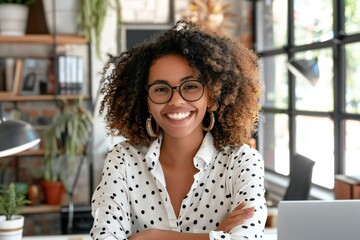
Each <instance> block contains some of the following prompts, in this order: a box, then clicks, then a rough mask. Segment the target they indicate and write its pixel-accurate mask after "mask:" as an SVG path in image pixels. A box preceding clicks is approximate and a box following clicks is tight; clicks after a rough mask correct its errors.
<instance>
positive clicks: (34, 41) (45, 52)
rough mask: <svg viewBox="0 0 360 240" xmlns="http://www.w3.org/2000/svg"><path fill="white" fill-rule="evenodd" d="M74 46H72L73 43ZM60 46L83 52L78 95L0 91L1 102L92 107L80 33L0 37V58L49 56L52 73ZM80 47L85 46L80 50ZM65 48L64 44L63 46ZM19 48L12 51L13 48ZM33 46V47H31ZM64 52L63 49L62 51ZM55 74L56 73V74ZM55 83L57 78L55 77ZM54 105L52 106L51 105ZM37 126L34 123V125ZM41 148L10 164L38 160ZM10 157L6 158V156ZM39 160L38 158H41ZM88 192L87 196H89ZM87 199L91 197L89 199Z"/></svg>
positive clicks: (34, 209)
mask: <svg viewBox="0 0 360 240" xmlns="http://www.w3.org/2000/svg"><path fill="white" fill-rule="evenodd" d="M73 45H74V46H73ZM59 46H61V47H63V46H72V47H73V49H80V47H79V46H81V49H80V50H79V51H81V52H82V53H83V56H85V57H84V59H83V62H84V83H83V84H84V86H85V87H84V88H83V90H82V93H81V94H76V95H64V94H61V95H60V94H58V91H57V90H56V91H55V92H54V93H53V94H35V95H29V96H26V95H21V94H20V93H18V94H15V95H14V94H11V93H10V94H6V95H4V94H1V93H2V92H0V102H2V103H4V104H7V105H8V106H15V107H16V108H17V107H19V106H20V107H21V106H23V105H24V104H27V105H34V106H35V107H36V106H37V105H39V104H43V105H47V104H48V105H50V106H54V105H55V104H56V101H57V100H67V101H76V100H80V99H81V100H84V101H85V102H86V103H89V104H88V105H89V107H91V51H90V45H89V43H88V41H87V40H86V39H85V38H84V37H80V36H62V35H49V34H29V35H24V36H0V58H7V57H10V58H16V59H18V58H21V59H28V58H35V59H36V58H42V59H50V61H52V62H53V63H54V65H53V67H54V69H53V70H54V73H56V72H57V70H56V69H55V67H56V65H55V62H56V61H55V60H56V57H57V52H56V49H57V47H59ZM82 47H83V48H84V49H82ZM64 48H65V47H64ZM13 49H14V50H19V49H21V50H19V51H16V52H15V53H13V51H12V50H13ZM34 49H35V50H34ZM37 49H41V51H37ZM65 50H66V48H65ZM65 55H66V52H65ZM55 76H56V75H55ZM56 78H57V76H56ZM56 81H57V83H58V79H57V80H56ZM52 108H54V107H52ZM35 127H36V126H35ZM39 128H44V126H40V127H39ZM45 128H46V127H45ZM44 153H45V152H44V150H43V149H41V148H40V149H35V150H27V151H23V152H21V153H18V154H15V155H13V156H11V158H15V161H10V162H11V165H12V166H13V167H14V168H18V167H19V166H20V164H21V163H22V159H26V160H27V161H29V159H30V160H31V159H33V160H34V161H39V159H42V158H43V156H44ZM8 158H9V157H8ZM40 161H41V160H40ZM88 174H89V179H88V180H87V181H88V185H89V192H90V193H91V191H92V189H91V187H92V180H91V174H92V166H91V163H90V166H89V170H88ZM89 197H90V195H89V196H88V198H89ZM88 201H89V202H90V199H88ZM60 210H61V206H51V205H44V204H42V205H37V206H26V207H25V208H24V209H23V213H24V214H30V215H31V214H36V213H42V214H45V213H51V214H53V213H60Z"/></svg>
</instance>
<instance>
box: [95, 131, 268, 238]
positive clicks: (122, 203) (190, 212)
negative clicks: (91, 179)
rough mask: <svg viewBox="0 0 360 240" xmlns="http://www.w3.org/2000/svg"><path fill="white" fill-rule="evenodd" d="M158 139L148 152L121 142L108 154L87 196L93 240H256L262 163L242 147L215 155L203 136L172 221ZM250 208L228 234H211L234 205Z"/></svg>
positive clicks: (261, 213) (260, 225)
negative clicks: (158, 233)
mask: <svg viewBox="0 0 360 240" xmlns="http://www.w3.org/2000/svg"><path fill="white" fill-rule="evenodd" d="M161 141H162V137H161V136H160V137H159V138H158V139H157V140H156V141H154V142H153V143H152V144H151V146H150V147H149V149H144V148H142V149H137V148H135V147H133V146H131V145H129V144H128V143H127V142H121V143H119V144H118V145H116V146H115V147H114V148H113V149H112V151H110V152H109V154H108V156H107V158H106V161H105V165H104V169H103V173H102V180H101V182H100V184H99V186H98V187H97V188H96V190H95V192H94V194H93V200H92V214H93V217H94V224H93V227H92V229H91V233H90V234H91V237H92V238H93V239H119V240H122V239H127V238H128V237H129V236H131V235H132V234H134V233H137V232H139V231H142V230H145V229H151V228H156V229H167V230H173V231H178V232H191V233H208V234H209V239H211V240H213V239H214V240H215V239H216V240H217V239H227V240H230V239H231V240H235V239H239V240H240V239H261V238H262V237H263V232H264V226H265V221H266V216H267V208H266V205H265V197H264V193H265V190H264V163H263V160H262V157H261V155H260V154H259V152H258V151H256V150H255V149H253V148H250V147H249V146H248V145H245V144H244V145H243V146H242V147H239V148H226V149H225V150H224V151H221V152H219V151H217V150H216V149H215V148H214V146H213V137H212V135H211V134H210V133H207V134H206V136H205V138H204V140H203V142H202V145H201V147H200V149H199V151H198V152H197V154H196V156H195V157H194V166H195V167H196V168H197V169H198V170H199V171H198V172H197V173H196V174H195V176H194V182H193V184H192V186H191V189H190V191H189V193H188V194H187V195H186V197H185V198H184V200H183V202H182V207H181V209H180V213H179V217H178V218H177V217H176V215H175V213H174V210H173V208H172V206H171V202H170V199H169V195H168V193H167V190H166V182H165V178H164V174H163V171H162V169H161V164H160V162H159V154H160V146H161ZM242 201H245V202H246V207H251V206H255V215H254V217H252V218H250V219H247V220H246V221H245V223H244V224H241V225H239V226H237V227H235V228H233V229H232V230H231V231H230V232H229V233H224V232H221V231H215V229H216V227H217V226H218V225H219V223H220V222H221V221H222V219H223V218H224V216H225V215H226V214H227V213H228V212H230V211H231V210H232V209H234V208H235V207H236V206H237V205H238V204H239V203H240V202H242Z"/></svg>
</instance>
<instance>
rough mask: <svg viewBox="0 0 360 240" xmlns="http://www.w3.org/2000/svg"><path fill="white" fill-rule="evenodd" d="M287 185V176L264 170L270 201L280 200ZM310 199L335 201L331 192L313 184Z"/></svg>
mask: <svg viewBox="0 0 360 240" xmlns="http://www.w3.org/2000/svg"><path fill="white" fill-rule="evenodd" d="M288 184H289V178H288V177H287V176H283V175H280V174H277V173H275V172H272V171H268V170H265V189H266V191H267V193H268V195H269V196H270V198H271V200H273V201H274V202H278V201H280V200H282V197H283V196H284V194H285V191H286V188H287V186H288ZM310 199H311V200H333V199H335V196H334V192H333V190H331V189H326V188H323V187H319V186H316V185H314V184H313V185H312V187H311V189H310Z"/></svg>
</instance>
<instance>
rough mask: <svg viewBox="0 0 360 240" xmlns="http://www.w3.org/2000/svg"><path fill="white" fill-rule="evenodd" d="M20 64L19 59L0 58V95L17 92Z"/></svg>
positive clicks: (21, 62) (15, 93)
mask: <svg viewBox="0 0 360 240" xmlns="http://www.w3.org/2000/svg"><path fill="white" fill-rule="evenodd" d="M22 64H23V61H22V60H21V59H14V58H0V97H6V96H13V95H17V94H18V93H19V84H20V81H21V75H22Z"/></svg>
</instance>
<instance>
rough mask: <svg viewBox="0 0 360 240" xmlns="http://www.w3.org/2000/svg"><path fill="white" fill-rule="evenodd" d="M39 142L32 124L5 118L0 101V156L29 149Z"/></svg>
mask: <svg viewBox="0 0 360 240" xmlns="http://www.w3.org/2000/svg"><path fill="white" fill-rule="evenodd" d="M39 142H40V137H39V135H38V133H37V132H36V131H35V129H34V128H33V126H31V125H30V124H29V123H27V122H24V121H20V120H6V119H5V118H4V117H3V112H2V106H1V103H0V158H1V157H5V156H9V155H12V154H15V153H18V152H22V151H24V150H26V149H29V148H31V147H33V146H35V145H36V144H38V143H39Z"/></svg>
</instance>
